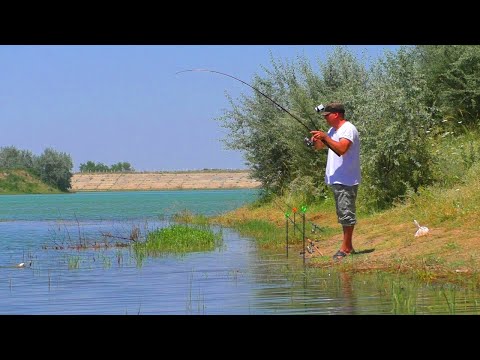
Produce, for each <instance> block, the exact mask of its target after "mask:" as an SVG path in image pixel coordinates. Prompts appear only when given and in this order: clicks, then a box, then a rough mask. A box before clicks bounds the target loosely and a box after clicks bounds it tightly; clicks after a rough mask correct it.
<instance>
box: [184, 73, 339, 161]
mask: <svg viewBox="0 0 480 360" xmlns="http://www.w3.org/2000/svg"><path fill="white" fill-rule="evenodd" d="M185 72H210V73H215V74H220V75H223V76H227V77H229V78H232V79H234V80H237V81H240V82H241V83H242V84H245V85H247V86H248V87H250V88H252V89H253V90H255V91H256V92H258V93H259V94H260V95H262V96H264V97H265V98H267V99H268V100H270V101H271V102H272V103H273V104H275V105H276V106H277V107H278V108H280V109H281V110H283V111H285V112H286V113H287V114H288V115H290V116H291V117H292V118H294V119H295V120H297V121H298V123H299V124H301V125H302V126H303V127H304V128H305V129H307V131H308V132H310V131H312V130H315V129H310V128H309V127H308V126H307V125H306V124H305V123H304V122H303V121H302V120H300V118H298V117H297V116H295V115H293V114H292V113H291V112H290V111H288V110H287V109H285V108H284V107H283V106H282V105H280V104H279V103H277V102H276V101H275V100H273V99H272V98H271V97H269V96H268V95H266V94H264V93H263V92H261V91H260V90H259V89H257V88H256V87H254V86H252V85H250V84H249V83H247V82H245V81H243V80H241V79H239V78H237V77H235V76H233V75H229V74H226V73H223V72H220V71H216V70H209V69H187V70H182V71H178V72H176V73H175V74H181V73H185ZM310 121H311V122H312V124H313V120H312V119H310ZM313 125H314V126H315V124H313ZM304 141H305V143H306V144H307V145H308V146H312V145H313V144H312V142H311V141H310V139H309V138H308V137H306V138H305V139H304ZM321 141H322V143H324V144H325V145H326V146H327V147H328V148H329V149H330V150H332V151H333V152H334V153H335V154H337V155H338V156H340V154H339V153H338V152H337V151H335V150H334V149H332V147H331V146H330V145H329V144H328V143H327V142H326V141H325V140H321Z"/></svg>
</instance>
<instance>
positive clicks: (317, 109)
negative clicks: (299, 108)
mask: <svg viewBox="0 0 480 360" xmlns="http://www.w3.org/2000/svg"><path fill="white" fill-rule="evenodd" d="M324 110H325V106H323V104H320V105H318V106H315V111H316V112H321V111H324Z"/></svg>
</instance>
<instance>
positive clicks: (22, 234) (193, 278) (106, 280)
mask: <svg viewBox="0 0 480 360" xmlns="http://www.w3.org/2000/svg"><path fill="white" fill-rule="evenodd" d="M257 196H258V190H246V189H241V190H193V191H186V190H182V191H145V192H91V193H88V192H87V193H75V194H61V195H3V196H0V314H117V315H124V314H128V315H136V314H140V315H142V314H177V315H189V314H205V315H208V314H239V315H240V314H241V315H255V314H476V313H478V305H479V304H478V301H479V299H480V297H479V295H478V293H477V292H476V291H474V290H469V289H461V288H456V287H454V286H445V285H442V286H439V285H432V284H423V283H418V282H413V281H412V280H408V279H406V278H403V277H400V276H392V275H387V274H369V275H362V274H349V273H339V272H335V271H333V270H332V269H327V270H325V269H324V270H318V269H311V268H308V266H307V267H305V266H304V264H303V261H302V257H301V256H300V255H299V254H290V255H289V256H288V257H287V256H286V254H285V253H284V252H283V251H282V250H278V251H274V252H271V251H270V252H267V251H265V250H259V249H257V247H256V245H255V241H254V240H253V239H250V238H246V237H242V236H241V235H239V234H238V233H236V232H235V231H233V230H231V229H227V228H223V229H221V228H214V230H215V231H219V232H221V233H222V237H223V244H222V246H220V247H219V248H217V249H215V250H213V251H209V252H193V253H187V254H185V255H172V254H166V255H164V256H160V257H155V258H146V259H143V261H139V259H138V258H136V257H135V254H134V253H133V251H132V250H131V248H130V247H111V246H110V247H103V246H101V245H102V244H104V243H105V242H107V241H112V239H117V238H121V237H128V236H129V234H130V232H131V230H132V228H135V227H136V228H138V229H140V233H141V234H144V233H146V232H147V231H150V230H152V229H155V228H157V227H163V226H167V225H169V224H171V220H170V219H171V215H173V214H175V213H180V212H182V211H185V210H188V211H190V212H192V213H195V214H204V215H213V214H219V213H223V212H226V211H229V210H232V209H235V208H237V207H239V206H241V205H243V204H245V203H248V202H251V201H254V200H255V199H256V197H257ZM105 234H107V235H108V236H107V237H105V236H103V235H105ZM87 241H88V242H89V243H90V244H91V243H92V242H93V243H97V244H98V247H97V248H96V249H91V248H90V249H79V247H81V245H82V244H83V243H85V242H87ZM123 242H125V241H123ZM126 242H128V240H127V241H126ZM21 263H24V266H22V267H18V265H19V264H21Z"/></svg>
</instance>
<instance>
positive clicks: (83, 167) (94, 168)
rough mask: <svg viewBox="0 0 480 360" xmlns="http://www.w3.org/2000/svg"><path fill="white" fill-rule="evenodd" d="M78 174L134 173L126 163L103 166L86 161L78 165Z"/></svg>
mask: <svg viewBox="0 0 480 360" xmlns="http://www.w3.org/2000/svg"><path fill="white" fill-rule="evenodd" d="M79 169H80V172H130V171H135V170H134V168H133V167H132V165H130V163H128V162H118V163H116V164H113V165H111V166H108V165H105V164H103V163H101V162H99V163H95V162H94V161H87V162H86V163H84V164H80V167H79Z"/></svg>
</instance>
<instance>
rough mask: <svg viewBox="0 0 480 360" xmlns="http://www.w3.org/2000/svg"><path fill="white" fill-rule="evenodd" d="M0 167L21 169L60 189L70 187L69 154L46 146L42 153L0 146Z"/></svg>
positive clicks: (70, 162)
mask: <svg viewBox="0 0 480 360" xmlns="http://www.w3.org/2000/svg"><path fill="white" fill-rule="evenodd" d="M0 168H2V169H23V170H26V171H28V172H29V173H31V174H33V175H35V176H37V177H38V178H39V179H40V180H42V181H43V182H45V183H46V184H48V185H50V186H53V187H55V188H57V189H60V190H62V191H68V189H70V188H71V178H72V175H73V174H72V172H71V171H72V168H73V162H72V159H71V157H70V155H68V154H66V153H63V152H57V151H55V150H54V149H52V148H47V149H45V151H44V152H43V154H42V155H40V156H36V155H33V154H32V152H31V151H29V150H19V149H17V148H15V147H14V146H7V147H2V148H0Z"/></svg>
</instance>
